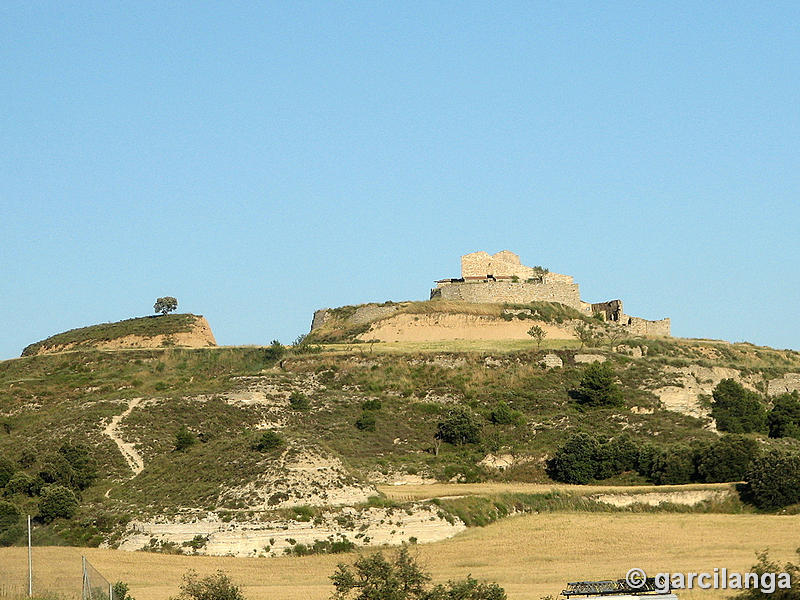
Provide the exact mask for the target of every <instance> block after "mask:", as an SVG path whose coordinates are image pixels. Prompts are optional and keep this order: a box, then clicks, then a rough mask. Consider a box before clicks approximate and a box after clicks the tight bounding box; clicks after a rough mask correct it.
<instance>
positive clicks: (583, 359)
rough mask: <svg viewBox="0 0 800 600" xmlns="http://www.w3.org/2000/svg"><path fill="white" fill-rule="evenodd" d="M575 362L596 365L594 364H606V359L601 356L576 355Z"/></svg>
mask: <svg viewBox="0 0 800 600" xmlns="http://www.w3.org/2000/svg"><path fill="white" fill-rule="evenodd" d="M575 362H576V363H587V364H591V363H596V362H599V363H601V362H606V357H605V356H603V355H602V354H576V355H575Z"/></svg>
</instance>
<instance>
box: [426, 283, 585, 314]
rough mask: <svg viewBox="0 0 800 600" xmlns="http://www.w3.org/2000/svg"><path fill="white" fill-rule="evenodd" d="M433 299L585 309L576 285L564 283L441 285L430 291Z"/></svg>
mask: <svg viewBox="0 0 800 600" xmlns="http://www.w3.org/2000/svg"><path fill="white" fill-rule="evenodd" d="M431 296H432V297H433V296H436V297H439V298H441V299H442V300H456V301H460V302H489V303H491V302H509V303H512V304H527V303H528V302H542V301H544V302H560V303H561V304H565V305H566V306H571V307H572V308H575V309H577V310H582V307H581V297H580V291H579V289H578V284H577V283H566V282H564V281H553V282H550V281H545V282H544V283H526V282H510V281H479V282H475V283H440V284H439V287H438V288H435V289H434V290H432V291H431Z"/></svg>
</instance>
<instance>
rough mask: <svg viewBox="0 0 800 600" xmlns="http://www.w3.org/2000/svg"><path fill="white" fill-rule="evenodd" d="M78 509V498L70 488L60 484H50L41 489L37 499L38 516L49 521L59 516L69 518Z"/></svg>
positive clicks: (46, 521)
mask: <svg viewBox="0 0 800 600" xmlns="http://www.w3.org/2000/svg"><path fill="white" fill-rule="evenodd" d="M77 510H78V500H77V498H75V494H73V493H72V490H70V489H69V488H66V487H64V486H62V485H51V486H48V487H46V488H44V490H43V491H42V497H41V498H40V499H39V518H40V519H41V520H42V521H43V522H45V523H49V522H50V521H52V520H53V519H57V518H59V517H61V518H63V519H71V518H72V517H73V516H74V515H75V512H76V511H77Z"/></svg>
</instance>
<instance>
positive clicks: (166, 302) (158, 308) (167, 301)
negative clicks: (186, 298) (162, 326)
mask: <svg viewBox="0 0 800 600" xmlns="http://www.w3.org/2000/svg"><path fill="white" fill-rule="evenodd" d="M176 308H178V301H177V300H176V299H175V298H173V297H172V296H164V297H163V298H158V299H157V300H156V303H155V304H153V310H154V311H155V312H157V313H161V314H162V315H165V314H167V313H171V312H172V311H173V310H175V309H176Z"/></svg>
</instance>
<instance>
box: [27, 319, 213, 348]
mask: <svg viewBox="0 0 800 600" xmlns="http://www.w3.org/2000/svg"><path fill="white" fill-rule="evenodd" d="M216 345H217V342H216V340H215V339H214V334H213V333H212V332H211V327H210V326H209V324H208V321H206V319H205V318H204V317H203V316H202V315H192V314H177V315H153V316H149V317H137V318H135V319H126V320H125V321H117V322H116V323H101V324H99V325H90V326H89V327H80V328H78V329H71V330H69V331H65V332H63V333H58V334H56V335H54V336H51V337H49V338H47V339H44V340H41V341H39V342H35V343H33V344H30V345H29V346H26V347H25V349H24V350H23V351H22V356H34V355H36V354H44V353H50V352H64V351H67V350H78V349H80V350H85V349H89V348H95V349H102V350H118V349H122V348H160V347H164V346H184V347H188V348H204V347H206V346H216Z"/></svg>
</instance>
